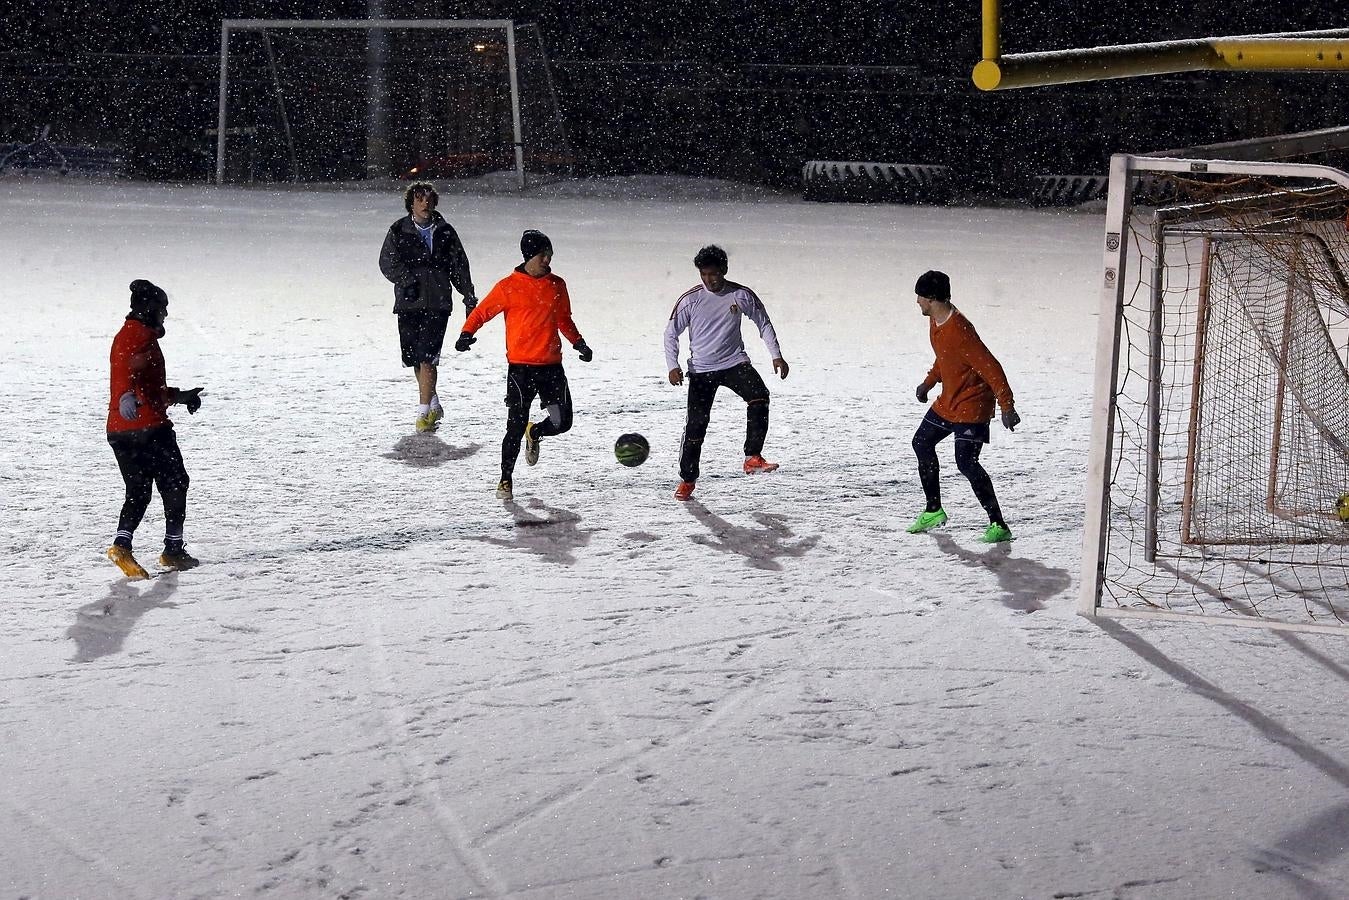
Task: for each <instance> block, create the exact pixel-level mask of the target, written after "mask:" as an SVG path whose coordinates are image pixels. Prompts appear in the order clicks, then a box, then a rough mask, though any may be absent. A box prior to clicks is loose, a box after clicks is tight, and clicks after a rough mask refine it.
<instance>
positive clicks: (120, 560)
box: [108, 544, 150, 581]
mask: <svg viewBox="0 0 1349 900" xmlns="http://www.w3.org/2000/svg"><path fill="white" fill-rule="evenodd" d="M108 559H110V560H112V561H113V562H114V563H116V564H117V568H119V569H121V570H122V574H123V575H125V576H126V577H127V578H130V579H132V580H133V581H135V580H139V579H142V578H149V577H150V573H149V572H147V571H145V567H144V566H142V565H141V564H140V563H138V562H136V557H134V556H132V555H131V551H130V550H129V549H127V548H126V547H123V546H122V545H121V544H113V545H112V546H111V547H109V548H108Z"/></svg>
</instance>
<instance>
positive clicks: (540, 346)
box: [454, 229, 594, 500]
mask: <svg viewBox="0 0 1349 900" xmlns="http://www.w3.org/2000/svg"><path fill="white" fill-rule="evenodd" d="M520 253H521V255H523V256H524V258H525V261H524V262H523V263H521V264H520V265H518V266H516V268H515V271H514V272H512V273H511V274H510V275H507V276H506V277H505V278H503V279H501V280H500V281H498V282H497V283H496V287H494V288H492V290H491V291H489V292H488V294H487V296H486V297H483V298H482V302H480V303H479V304H478V305H477V307H476V308H475V309H474V310H473V312H472V313H470V314H469V317H468V318H467V319H465V320H464V330H463V331H462V332H461V333H460V335H459V340H457V341H455V344H454V349H456V350H458V351H459V352H461V353H462V352H463V351H465V350H467V349H468V348H469V347H471V346H472V345H473V343H474V342H475V341H476V340H477V338H476V337H474V336H473V335H474V333H476V332H477V330H478V329H479V328H481V327H482V326H484V325H486V324H487V323H488V322H489V321H490V320H491V319H492V318H494V317H495V316H496V315H497V314H499V313H504V314H505V316H506V362H507V363H508V365H507V368H506V407H507V413H506V436H505V437H504V438H503V439H502V441H501V480H500V481H499V482H497V499H499V500H510V499H512V498H513V497H514V487H513V483H512V478H513V473H514V472H515V461H516V459H517V458H518V457H519V456H520V438H522V437H523V438H524V439H525V463H526V465H531V466H532V465H534V464H536V463H537V462H538V461H539V442H540V440H541V439H543V438H545V437H551V436H553V435H557V434H562V433H563V432H565V431H569V430H571V417H572V402H571V388H570V386H568V384H567V373H566V372H564V371H563V369H562V341H561V339H560V338H559V336H558V334H559V332H560V333H561V337H565V338H566V339H567V341H568V342H569V343H570V344H571V345H572V348H573V349H575V350H576V352H577V353H578V354H580V356H581V362H590V360H591V359H593V358H594V353H593V351H591V349H590V347H589V346H588V345H587V344H586V342H585V339H584V338H582V337H581V332H580V331H578V330H577V328H576V323H575V322H573V321H572V319H571V297H570V296H568V294H567V283H566V282H565V281H563V280H562V279H561V278H559V277H557V276H556V275H554V274H553V269H552V262H553V242H552V241H550V240H549V239H548V235H546V234H544V233H543V232H542V231H535V230H533V229H530V230H529V231H526V232H525V233H524V234H523V235H521V237H520ZM535 397H538V398H539V404H540V405H541V406H542V407H543V409H544V412H546V413H547V414H548V417H547V418H545V419H544V420H543V421H542V422H530V421H529V409H530V406H532V405H533V403H534V398H535Z"/></svg>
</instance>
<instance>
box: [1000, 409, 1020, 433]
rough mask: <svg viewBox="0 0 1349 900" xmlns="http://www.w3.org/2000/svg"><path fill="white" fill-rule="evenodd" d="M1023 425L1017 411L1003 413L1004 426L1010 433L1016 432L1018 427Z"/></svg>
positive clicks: (1009, 410) (1005, 410) (1007, 410)
mask: <svg viewBox="0 0 1349 900" xmlns="http://www.w3.org/2000/svg"><path fill="white" fill-rule="evenodd" d="M1020 424H1021V417H1020V416H1019V415H1017V413H1016V410H1015V409H1004V410H1003V411H1002V426H1003V427H1004V428H1006V429H1007V430H1008V431H1016V426H1018V425H1020Z"/></svg>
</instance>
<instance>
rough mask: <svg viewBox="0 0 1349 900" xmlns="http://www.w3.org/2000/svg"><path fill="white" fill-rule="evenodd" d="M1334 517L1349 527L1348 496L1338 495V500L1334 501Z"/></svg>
mask: <svg viewBox="0 0 1349 900" xmlns="http://www.w3.org/2000/svg"><path fill="white" fill-rule="evenodd" d="M1335 515H1336V517H1337V518H1339V520H1340V521H1341V522H1343V523H1345V524H1346V525H1349V494H1340V499H1339V500H1336V501H1335Z"/></svg>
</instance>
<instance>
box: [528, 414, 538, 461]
mask: <svg viewBox="0 0 1349 900" xmlns="http://www.w3.org/2000/svg"><path fill="white" fill-rule="evenodd" d="M538 464H539V438H538V436H537V435H535V434H534V423H533V422H528V423H526V424H525V465H527V466H537V465H538Z"/></svg>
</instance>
